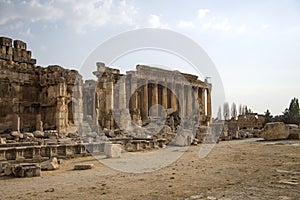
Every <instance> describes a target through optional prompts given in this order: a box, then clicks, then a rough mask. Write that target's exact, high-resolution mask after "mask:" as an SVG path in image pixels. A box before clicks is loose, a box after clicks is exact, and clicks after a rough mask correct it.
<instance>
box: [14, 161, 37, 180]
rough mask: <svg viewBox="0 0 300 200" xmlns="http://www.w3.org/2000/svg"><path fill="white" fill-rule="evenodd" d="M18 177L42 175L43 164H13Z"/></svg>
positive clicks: (15, 174)
mask: <svg viewBox="0 0 300 200" xmlns="http://www.w3.org/2000/svg"><path fill="white" fill-rule="evenodd" d="M12 171H13V175H14V176H16V177H35V176H40V175H41V166H40V165H38V164H36V163H22V164H17V165H13V166H12Z"/></svg>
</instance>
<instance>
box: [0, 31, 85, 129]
mask: <svg viewBox="0 0 300 200" xmlns="http://www.w3.org/2000/svg"><path fill="white" fill-rule="evenodd" d="M26 46H27V45H26V43H24V42H22V41H19V40H15V41H13V46H12V39H10V38H6V37H0V49H1V50H2V51H1V52H0V110H1V112H0V132H3V131H6V130H13V129H16V128H14V126H15V125H16V121H15V120H14V119H15V118H16V117H15V116H16V115H17V116H19V117H20V124H19V128H20V129H21V130H24V131H25V130H27V131H33V130H36V129H37V127H39V125H40V122H38V121H37V119H38V118H39V119H40V120H41V121H42V122H43V127H44V128H45V129H57V130H58V131H59V132H62V133H63V132H65V133H66V132H68V130H70V128H71V129H72V126H73V125H74V124H75V122H76V121H80V120H81V119H82V90H81V87H82V77H81V76H80V75H79V73H78V72H77V71H75V70H69V69H64V68H62V67H60V66H57V65H53V66H48V67H46V68H44V67H40V66H36V65H35V63H36V60H35V59H32V58H31V52H30V51H27V50H26ZM38 116H39V117H38ZM38 124H39V125H38ZM17 125H18V124H17ZM17 129H18V128H17ZM72 130H73V129H72ZM17 131H19V130H17Z"/></svg>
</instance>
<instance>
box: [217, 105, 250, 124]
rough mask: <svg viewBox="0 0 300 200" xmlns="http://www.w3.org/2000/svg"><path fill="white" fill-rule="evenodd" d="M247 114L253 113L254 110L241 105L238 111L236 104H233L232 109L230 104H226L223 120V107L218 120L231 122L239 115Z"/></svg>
mask: <svg viewBox="0 0 300 200" xmlns="http://www.w3.org/2000/svg"><path fill="white" fill-rule="evenodd" d="M247 113H252V110H251V109H250V108H248V107H247V106H246V105H242V104H240V105H239V109H238V110H237V107H236V104H235V103H234V102H233V103H232V104H231V108H230V106H229V103H228V102H225V103H224V104H223V118H222V109H221V106H219V110H218V115H217V118H218V120H222V119H225V120H229V119H232V118H233V119H236V118H237V116H238V114H239V115H244V114H247Z"/></svg>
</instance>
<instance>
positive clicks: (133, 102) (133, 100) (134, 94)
mask: <svg viewBox="0 0 300 200" xmlns="http://www.w3.org/2000/svg"><path fill="white" fill-rule="evenodd" d="M137 89H138V86H137V79H136V78H132V79H131V86H130V95H131V96H130V98H129V99H130V101H129V102H130V105H129V109H131V110H133V109H136V108H138V91H137Z"/></svg>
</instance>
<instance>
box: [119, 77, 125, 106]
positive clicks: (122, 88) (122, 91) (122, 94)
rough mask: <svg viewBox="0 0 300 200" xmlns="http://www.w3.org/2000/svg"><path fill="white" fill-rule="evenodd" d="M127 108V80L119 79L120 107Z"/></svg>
mask: <svg viewBox="0 0 300 200" xmlns="http://www.w3.org/2000/svg"><path fill="white" fill-rule="evenodd" d="M125 108H126V90H125V80H124V79H122V78H121V79H120V80H119V109H125Z"/></svg>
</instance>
